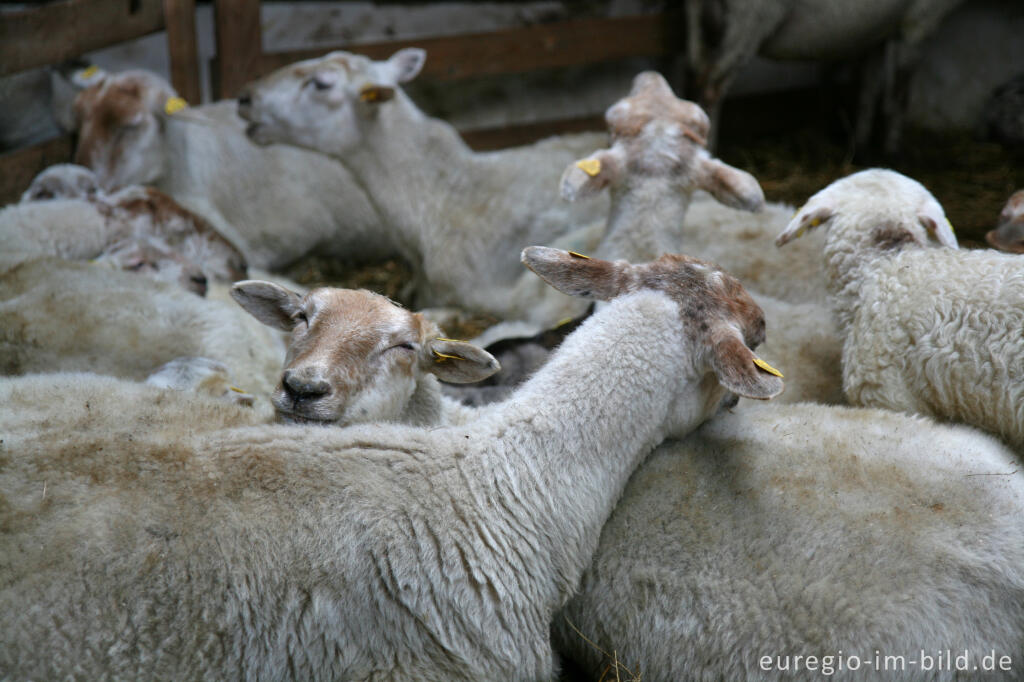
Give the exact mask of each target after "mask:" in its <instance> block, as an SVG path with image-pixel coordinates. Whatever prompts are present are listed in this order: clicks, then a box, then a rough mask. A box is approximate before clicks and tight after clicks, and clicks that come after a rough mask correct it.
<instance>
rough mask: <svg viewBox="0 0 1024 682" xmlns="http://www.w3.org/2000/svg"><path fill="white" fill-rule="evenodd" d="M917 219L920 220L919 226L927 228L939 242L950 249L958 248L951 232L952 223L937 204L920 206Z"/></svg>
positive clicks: (954, 236)
mask: <svg viewBox="0 0 1024 682" xmlns="http://www.w3.org/2000/svg"><path fill="white" fill-rule="evenodd" d="M917 219H918V220H919V221H920V222H921V227H923V228H924V229H925V230H927V231H928V234H930V235H931V236H932V237H933V238H935V240H936V241H938V242H939V243H940V244H942V245H943V246H948V247H949V248H951V249H958V248H960V245H959V244H957V241H956V235H955V234H953V225H952V223H950V222H949V218H947V217H946V214H945V212H944V211H943V210H942V208H941V207H940V206H938V204H936V205H934V206H932V205H928V206H925V207H924V208H922V209H921V210H920V211H919V212H918V214H917Z"/></svg>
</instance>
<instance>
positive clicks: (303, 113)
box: [238, 47, 426, 156]
mask: <svg viewBox="0 0 1024 682" xmlns="http://www.w3.org/2000/svg"><path fill="white" fill-rule="evenodd" d="M425 60H426V52H424V51H423V50H421V49H418V48H412V47H409V48H405V49H402V50H399V51H398V52H396V53H395V54H393V55H392V56H391V58H390V59H387V60H384V61H374V60H372V59H368V58H367V57H363V56H361V55H355V54H351V53H349V52H331V53H330V54H328V55H326V56H324V57H321V58H319V59H310V60H307V61H302V62H298V63H295V64H291V65H289V66H286V67H283V68H281V69H278V70H277V71H275V72H274V73H272V74H270V75H268V76H266V77H265V78H263V79H261V80H259V81H257V82H256V83H253V84H252V85H250V86H249V87H247V88H246V89H245V90H244V91H243V92H242V94H241V95H239V97H238V114H239V116H241V117H242V118H244V119H246V120H247V121H249V127H248V130H247V132H248V134H249V137H250V138H251V139H252V140H253V141H254V142H256V143H257V144H271V143H275V142H280V143H284V144H292V145H296V146H299V147H305V148H307V149H312V150H314V151H318V152H323V153H327V154H333V155H336V156H340V155H342V154H344V153H345V152H346V151H348V150H350V149H351V148H353V147H354V146H356V145H357V144H359V141H360V139H361V132H360V131H361V128H362V126H363V125H364V122H365V121H367V120H369V119H372V118H374V117H375V116H376V115H377V114H378V111H379V109H380V107H381V106H385V105H386V103H387V102H389V101H390V100H392V99H393V98H394V97H395V94H396V90H397V88H398V86H399V84H400V83H405V82H408V81H410V80H412V79H413V78H415V77H416V75H417V74H419V72H420V69H422V68H423V63H424V61H425Z"/></svg>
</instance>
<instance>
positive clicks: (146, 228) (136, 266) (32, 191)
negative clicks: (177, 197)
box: [0, 164, 246, 294]
mask: <svg viewBox="0 0 1024 682" xmlns="http://www.w3.org/2000/svg"><path fill="white" fill-rule="evenodd" d="M90 173H91V171H89V170H88V169H85V168H81V167H78V166H73V165H71V164H63V165H61V166H60V167H54V168H51V169H47V170H46V171H43V172H42V173H40V174H39V176H37V177H36V179H35V180H33V183H32V185H31V186H30V187H29V189H28V190H27V191H26V195H28V196H34V195H43V194H47V193H50V194H53V195H54V197H56V198H50V199H47V200H31V199H29V200H28V201H26V200H25V198H23V199H22V201H21V203H19V204H16V205H12V206H8V207H7V208H5V209H3V210H2V211H0V237H2V241H3V243H4V246H5V250H6V251H7V252H8V253H26V254H32V255H41V254H49V255H55V256H60V257H62V258H67V259H72V260H93V259H100V260H104V261H109V262H110V263H111V264H112V265H114V266H115V267H119V268H122V269H130V270H141V269H142V268H143V267H145V266H146V265H147V264H148V265H152V266H153V267H152V268H150V269H149V270H148V271H147V274H150V275H151V276H153V277H156V278H157V279H163V280H165V281H174V280H180V281H182V282H183V284H185V285H186V286H187V287H188V288H191V289H193V290H195V291H196V293H199V294H203V293H205V291H206V283H207V281H208V280H214V281H221V282H224V281H227V282H232V281H235V280H237V279H240V278H242V277H244V276H245V273H246V262H245V259H244V258H243V257H242V254H241V253H240V252H239V250H238V249H236V248H235V247H234V246H233V245H232V244H231V243H230V242H228V240H226V239H225V238H224V237H222V236H221V235H220V234H219V233H218V232H217V231H216V230H214V229H213V227H211V226H210V225H209V223H207V222H206V221H204V220H203V219H202V218H200V217H199V216H197V215H196V214H194V213H192V212H191V211H188V210H186V209H184V208H183V207H182V206H180V205H179V204H178V203H177V202H175V201H174V200H173V199H171V198H170V197H168V196H167V195H165V194H163V193H162V192H159V191H157V190H155V189H152V188H148V187H128V188H125V189H123V190H120V191H118V192H115V193H113V194H106V193H104V192H102V191H99V192H90V191H89V190H88V188H89V185H90V182H89V181H90V179H91V178H90ZM83 183H84V184H83ZM80 187H85V188H86V189H85V193H84V196H80V197H75V196H71V195H72V194H74V193H78V192H79V188H80ZM65 196H66V197H67V198H64V197H65Z"/></svg>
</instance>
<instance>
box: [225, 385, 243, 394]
mask: <svg viewBox="0 0 1024 682" xmlns="http://www.w3.org/2000/svg"><path fill="white" fill-rule="evenodd" d="M228 390H230V391H234V392H235V393H245V391H243V390H242V389H240V388H239V387H238V386H228Z"/></svg>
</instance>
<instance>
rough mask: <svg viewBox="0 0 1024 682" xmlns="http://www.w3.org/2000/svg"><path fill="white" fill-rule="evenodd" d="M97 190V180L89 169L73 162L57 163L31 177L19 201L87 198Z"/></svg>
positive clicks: (98, 188) (98, 187) (94, 194)
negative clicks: (30, 182)
mask: <svg viewBox="0 0 1024 682" xmlns="http://www.w3.org/2000/svg"><path fill="white" fill-rule="evenodd" d="M99 191H100V185H99V181H98V180H97V179H96V174H95V173H93V172H92V171H91V170H90V169H88V168H86V167H84V166H76V165H75V164H73V163H58V164H56V165H53V166H50V167H49V168H47V169H46V170H44V171H43V172H41V173H40V174H39V175H37V176H36V177H35V178H33V179H32V184H31V185H29V186H28V189H26V190H25V192H24V194H22V195H21V202H22V203H25V202H28V201H48V200H50V199H89V198H92V197H94V196H96V195H97V194H98V193H99Z"/></svg>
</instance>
